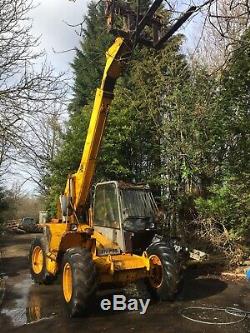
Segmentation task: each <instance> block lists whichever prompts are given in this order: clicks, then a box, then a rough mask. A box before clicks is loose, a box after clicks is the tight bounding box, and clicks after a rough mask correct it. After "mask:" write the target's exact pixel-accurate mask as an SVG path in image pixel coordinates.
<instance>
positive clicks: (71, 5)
mask: <svg viewBox="0 0 250 333" xmlns="http://www.w3.org/2000/svg"><path fill="white" fill-rule="evenodd" d="M88 3H89V1H87V0H76V1H75V2H73V1H69V0H41V1H39V2H38V0H37V1H35V5H36V4H38V6H37V7H36V8H35V9H34V10H33V11H32V18H33V33H34V35H36V36H39V35H41V39H40V42H41V44H40V46H41V48H42V49H45V51H46V53H47V55H48V60H49V62H51V64H52V65H53V66H54V67H55V68H56V69H57V70H60V71H65V70H68V69H70V66H69V63H70V62H71V61H72V59H73V57H74V52H67V53H57V54H55V53H54V52H53V49H54V50H55V51H57V52H61V51H64V50H68V49H72V48H74V47H77V46H78V45H79V40H80V37H79V36H78V35H77V34H76V33H75V31H74V28H70V27H69V26H67V24H66V23H64V21H66V22H68V23H70V24H78V23H80V22H81V21H82V20H83V17H84V15H85V14H86V11H87V4H88Z"/></svg>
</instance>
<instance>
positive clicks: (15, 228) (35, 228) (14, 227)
mask: <svg viewBox="0 0 250 333" xmlns="http://www.w3.org/2000/svg"><path fill="white" fill-rule="evenodd" d="M2 229H3V230H4V231H6V232H8V233H15V234H25V233H33V232H34V233H36V232H42V228H41V227H40V226H39V225H38V224H34V223H31V224H30V225H27V224H26V225H25V226H23V225H22V220H21V219H18V220H10V221H8V222H6V223H4V224H3V228H2Z"/></svg>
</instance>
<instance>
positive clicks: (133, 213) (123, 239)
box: [93, 181, 158, 254]
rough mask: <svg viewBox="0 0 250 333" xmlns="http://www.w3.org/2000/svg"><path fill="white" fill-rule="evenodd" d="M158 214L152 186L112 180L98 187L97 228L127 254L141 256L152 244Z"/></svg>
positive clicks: (96, 189)
mask: <svg viewBox="0 0 250 333" xmlns="http://www.w3.org/2000/svg"><path fill="white" fill-rule="evenodd" d="M157 212H158V209H157V206H156V203H155V200H154V198H153V195H152V193H151V191H150V189H149V187H148V186H145V185H131V184H126V183H123V182H117V181H109V182H103V183H98V184H97V185H96V187H95V194H94V202H93V221H94V228H95V230H97V231H99V232H101V233H102V234H104V235H105V236H106V237H107V238H109V239H110V240H111V241H112V242H114V243H117V244H118V245H119V247H120V248H121V250H122V251H123V252H131V253H136V254H141V253H142V252H143V251H144V250H145V249H146V248H147V247H148V246H149V244H151V241H152V238H153V237H154V235H155V232H156V216H157Z"/></svg>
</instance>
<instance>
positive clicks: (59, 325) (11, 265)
mask: <svg viewBox="0 0 250 333" xmlns="http://www.w3.org/2000/svg"><path fill="white" fill-rule="evenodd" d="M34 237H35V235H17V236H11V237H9V238H8V239H7V240H6V241H5V243H4V246H2V248H1V251H2V254H3V259H2V261H1V263H0V273H1V272H3V273H5V274H6V277H8V278H7V280H6V286H7V289H6V294H5V297H4V301H3V304H2V307H1V309H0V310H1V312H0V328H1V333H2V332H34V330H35V331H36V333H39V332H46V330H50V331H53V332H61V333H69V332H76V333H77V332H83V331H84V330H86V331H88V332H89V333H91V332H116V333H119V332H123V333H125V332H143V333H147V332H148V333H151V332H163V333H165V332H166V333H175V332H176V333H177V332H178V333H182V332H183V333H189V332H190V333H191V332H192V333H217V332H222V333H225V332H227V333H235V332H238V333H249V332H250V318H248V319H245V320H244V321H242V322H241V323H238V324H234V325H225V326H222V325H205V324H198V323H194V322H191V321H189V320H187V319H185V318H183V317H182V316H181V315H180V311H181V310H182V309H183V308H185V307H188V306H204V305H205V306H210V307H227V306H230V307H239V308H242V309H245V310H248V311H249V310H250V285H249V283H247V282H244V281H243V282H237V283H236V282H228V281H222V280H220V279H219V278H218V277H215V276H214V277H211V276H210V277H205V276H203V277H196V278H192V279H190V278H186V279H185V283H184V289H183V292H182V293H181V294H180V295H179V296H178V298H177V300H176V301H175V302H174V303H168V302H166V303H165V302H164V303H153V302H151V305H150V306H149V308H148V311H147V313H146V314H145V315H140V314H139V312H118V313H117V312H110V311H107V312H104V311H102V310H101V309H100V308H98V307H97V309H96V311H95V312H94V313H93V314H91V315H89V316H88V317H87V318H79V319H71V320H70V319H68V318H67V317H66V315H65V312H64V307H63V304H62V300H61V293H60V284H59V282H57V283H55V284H53V285H51V286H43V285H34V284H33V282H32V281H31V279H30V274H29V268H28V258H27V256H28V251H29V245H30V241H31V239H32V238H34ZM125 292H126V295H127V296H128V297H129V295H130V297H131V298H132V297H136V296H135V294H134V293H135V291H134V289H131V290H127V291H125ZM141 292H142V293H143V292H144V291H141ZM119 293H121V292H119ZM110 295H111V294H110V292H109V296H110ZM194 317H195V318H201V317H203V318H206V319H210V320H211V319H213V318H215V317H216V318H218V320H221V321H231V320H235V319H237V318H235V317H231V316H229V315H227V314H225V313H224V312H223V313H222V312H217V311H216V312H214V313H212V314H211V313H209V314H208V313H203V314H201V313H194Z"/></svg>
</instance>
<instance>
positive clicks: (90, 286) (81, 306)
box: [61, 248, 97, 317]
mask: <svg viewBox="0 0 250 333" xmlns="http://www.w3.org/2000/svg"><path fill="white" fill-rule="evenodd" d="M67 263H68V264H69V265H70V266H71V271H72V288H73V290H72V297H71V299H70V301H69V302H67V301H66V300H65V297H64V302H65V305H66V310H67V313H68V315H69V316H70V317H79V316H82V315H84V314H86V313H88V312H89V310H91V309H92V307H93V306H94V305H95V300H96V298H95V293H96V289H97V279H96V267H95V265H94V262H93V260H92V256H91V253H90V252H89V250H87V249H85V248H71V249H68V250H67V251H66V252H65V254H64V257H63V262H62V283H61V285H62V293H63V271H64V266H65V265H66V264H67ZM63 295H64V294H63Z"/></svg>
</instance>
